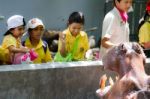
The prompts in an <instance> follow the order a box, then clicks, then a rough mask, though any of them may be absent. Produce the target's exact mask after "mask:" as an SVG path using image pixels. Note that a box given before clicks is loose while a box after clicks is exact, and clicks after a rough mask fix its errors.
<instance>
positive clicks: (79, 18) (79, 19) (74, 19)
mask: <svg viewBox="0 0 150 99" xmlns="http://www.w3.org/2000/svg"><path fill="white" fill-rule="evenodd" d="M72 23H81V24H82V25H84V15H83V13H82V12H73V13H72V14H70V16H69V19H68V25H70V24H72Z"/></svg>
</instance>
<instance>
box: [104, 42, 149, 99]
mask: <svg viewBox="0 0 150 99" xmlns="http://www.w3.org/2000/svg"><path fill="white" fill-rule="evenodd" d="M145 59H146V57H145V54H144V52H143V50H142V48H141V47H140V45H139V44H138V43H123V44H120V45H118V46H114V47H112V48H111V49H110V50H109V51H108V53H107V54H106V55H105V56H104V57H103V59H102V62H103V65H104V68H105V69H108V70H111V71H114V72H116V73H117V74H118V76H119V79H118V80H117V81H116V82H115V83H114V85H113V86H112V87H111V88H110V90H109V91H108V92H107V93H106V94H105V95H104V96H103V98H104V99H150V77H149V76H148V75H147V74H146V73H145V70H144V65H145Z"/></svg>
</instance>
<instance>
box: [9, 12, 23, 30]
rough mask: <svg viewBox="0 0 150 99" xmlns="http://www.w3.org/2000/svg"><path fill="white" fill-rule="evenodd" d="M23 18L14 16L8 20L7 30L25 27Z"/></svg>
mask: <svg viewBox="0 0 150 99" xmlns="http://www.w3.org/2000/svg"><path fill="white" fill-rule="evenodd" d="M23 19H24V18H23V16H21V15H13V16H11V17H10V18H8V20H7V29H8V30H9V29H11V28H16V27H18V26H21V25H24V21H23Z"/></svg>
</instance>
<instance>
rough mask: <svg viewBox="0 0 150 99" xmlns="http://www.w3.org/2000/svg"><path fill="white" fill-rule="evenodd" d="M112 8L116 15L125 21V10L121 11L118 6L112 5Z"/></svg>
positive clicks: (126, 16)
mask: <svg viewBox="0 0 150 99" xmlns="http://www.w3.org/2000/svg"><path fill="white" fill-rule="evenodd" d="M113 10H114V11H115V12H116V13H117V15H118V17H119V18H120V20H122V21H123V22H127V20H128V15H127V13H126V12H123V11H121V10H119V9H118V8H116V7H114V9H113Z"/></svg>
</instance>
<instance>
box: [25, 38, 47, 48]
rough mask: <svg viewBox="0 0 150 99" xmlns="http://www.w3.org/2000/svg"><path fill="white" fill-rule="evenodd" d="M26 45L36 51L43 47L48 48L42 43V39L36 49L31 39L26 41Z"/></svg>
mask: <svg viewBox="0 0 150 99" xmlns="http://www.w3.org/2000/svg"><path fill="white" fill-rule="evenodd" d="M25 45H26V46H28V47H29V48H34V49H39V48H41V47H42V46H46V45H45V44H44V43H43V41H42V40H41V39H40V41H39V44H38V45H37V46H36V47H34V46H32V44H31V41H30V39H29V37H28V38H27V39H26V41H25Z"/></svg>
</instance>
